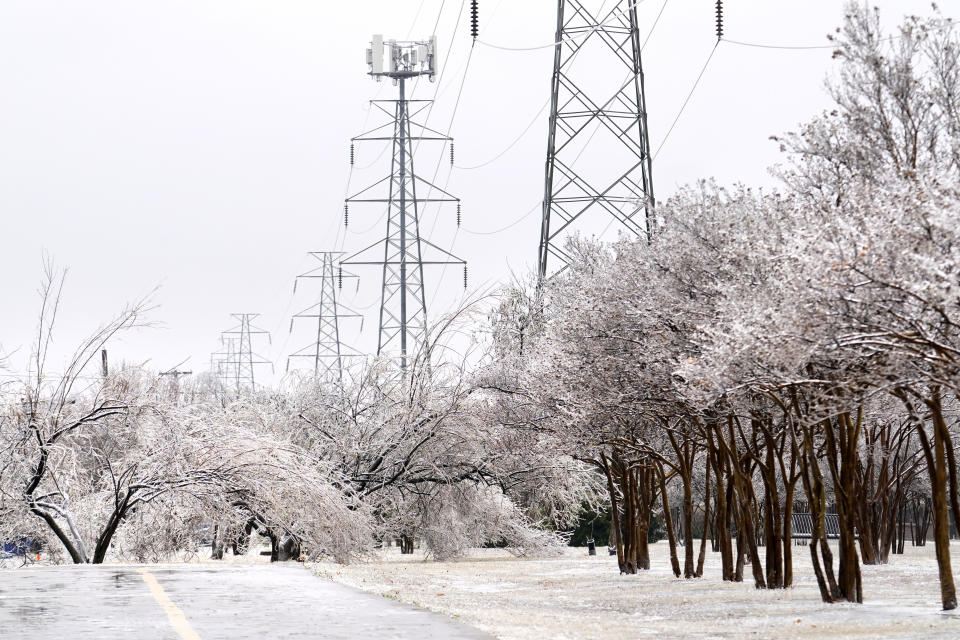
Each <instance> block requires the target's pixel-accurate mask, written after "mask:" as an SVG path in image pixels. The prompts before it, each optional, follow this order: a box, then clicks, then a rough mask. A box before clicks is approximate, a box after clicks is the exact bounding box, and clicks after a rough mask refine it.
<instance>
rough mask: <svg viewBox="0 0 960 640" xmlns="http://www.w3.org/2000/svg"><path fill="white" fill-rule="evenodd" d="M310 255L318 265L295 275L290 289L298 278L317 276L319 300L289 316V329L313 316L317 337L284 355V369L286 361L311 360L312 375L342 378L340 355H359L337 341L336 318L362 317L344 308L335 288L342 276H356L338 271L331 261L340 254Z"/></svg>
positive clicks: (288, 365)
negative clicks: (285, 356) (285, 358)
mask: <svg viewBox="0 0 960 640" xmlns="http://www.w3.org/2000/svg"><path fill="white" fill-rule="evenodd" d="M310 255H311V256H313V257H314V258H316V259H317V260H319V261H320V266H318V267H316V268H314V269H311V270H310V271H307V272H306V273H304V274H301V275H299V276H297V279H296V280H295V281H294V285H293V290H294V293H296V290H297V285H296V283H297V282H299V281H300V280H301V279H308V278H317V279H319V280H320V299H319V301H318V302H317V303H316V304H314V305H312V306H310V307H308V308H306V309H304V310H303V311H301V312H300V313H298V314H296V315H295V316H293V317H292V318H291V319H290V331H293V323H294V321H295V320H297V319H314V320H316V322H317V337H316V340H314V342H312V343H311V344H309V345H307V346H305V347H303V348H302V349H300V350H298V351H295V352H294V353H292V354H290V357H288V358H287V370H288V371H289V370H290V360H292V359H307V360H310V361H312V366H313V373H314V375H316V376H322V377H327V378H332V379H335V380H343V358H349V357H353V356H358V355H360V354H359V353H357V351H356V350H355V349H353V348H352V347H349V346H347V345H345V344H344V343H343V342H341V341H340V320H341V319H343V318H361V317H362V316H360V315H359V314H358V313H356V312H354V311H352V310H351V309H348V308H347V307H344V306H343V305H342V304H341V303H340V302H339V301H338V300H337V290H338V288H339V284H341V283H342V282H343V278H356V276H355V275H353V274H348V273H344V272H343V271H342V270H339V271H338V269H337V267H336V265H335V264H334V263H335V261H336V259H337V258H338V257H339V256H341V255H342V253H338V252H333V251H323V252H310Z"/></svg>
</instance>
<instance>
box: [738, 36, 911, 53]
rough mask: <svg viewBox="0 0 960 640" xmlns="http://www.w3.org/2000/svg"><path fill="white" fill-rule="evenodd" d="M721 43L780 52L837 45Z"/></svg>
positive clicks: (827, 47)
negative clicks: (779, 50) (780, 50)
mask: <svg viewBox="0 0 960 640" xmlns="http://www.w3.org/2000/svg"><path fill="white" fill-rule="evenodd" d="M899 37H900V36H894V37H892V38H884V39H883V40H881V42H884V41H886V42H889V41H890V40H894V39H896V38H899ZM720 41H721V42H726V43H727V44H735V45H738V46H741V47H755V48H758V49H782V50H793V51H800V50H808V49H836V48H837V45H835V44H818V45H795V46H794V45H780V44H760V43H758V42H741V41H739V40H730V39H729V38H720Z"/></svg>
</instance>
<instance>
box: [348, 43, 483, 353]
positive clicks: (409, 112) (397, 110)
mask: <svg viewBox="0 0 960 640" xmlns="http://www.w3.org/2000/svg"><path fill="white" fill-rule="evenodd" d="M436 52H437V40H436V37H432V38H430V39H429V40H425V41H414V42H397V41H395V40H390V41H387V42H384V40H383V36H379V35H376V36H373V41H372V43H371V46H370V48H369V49H368V50H367V64H368V65H369V67H370V76H371V77H373V78H374V79H375V80H376V81H378V82H380V81H382V80H383V79H384V78H391V79H392V80H393V83H394V85H396V86H399V98H398V99H397V100H374V101H372V102H371V105H372V106H374V107H376V108H377V109H379V110H380V111H382V112H383V113H384V114H386V115H387V116H389V117H390V121H389V122H387V123H386V124H384V125H381V126H380V127H377V128H376V129H373V130H371V131H368V132H366V133H363V134H361V135H359V136H357V137H355V138H353V140H352V142H353V143H356V142H380V143H381V144H383V143H389V144H391V145H392V147H393V155H392V159H391V171H390V174H389V175H388V176H386V177H385V178H383V179H381V180H378V181H377V182H375V183H373V184H372V185H370V186H368V187H366V188H365V189H363V190H361V191H360V192H358V193H356V194H355V195H353V196H351V197H349V198H347V201H346V205H345V206H344V224H345V225H346V224H348V221H349V206H350V204H351V203H377V204H381V205H386V207H387V212H386V213H387V216H386V217H387V233H386V236H385V237H384V238H383V239H382V240H378V241H377V242H375V243H373V244H372V245H370V246H368V247H366V248H364V249H361V250H360V251H358V252H356V253H354V254H353V255H351V256H349V257H347V258H345V259H344V260H343V261H342V262H341V265H357V266H362V265H376V266H380V267H382V269H383V290H382V293H381V297H380V322H379V325H380V335H379V338H378V341H377V354H378V355H379V354H391V355H392V354H396V355H397V356H398V357H399V360H400V367H401V368H402V369H404V370H406V368H407V364H408V359H409V357H410V355H411V354H413V353H415V352H416V350H417V348H418V347H420V346H421V345H422V344H423V343H424V341H425V340H426V336H427V300H426V296H425V294H424V278H423V268H424V266H426V265H444V264H455V265H462V266H463V269H464V283H466V269H467V266H466V265H467V263H466V261H464V260H461V259H460V258H458V257H457V256H455V255H453V254H452V253H450V252H448V251H445V250H444V249H441V248H440V247H438V246H437V245H435V244H433V243H431V242H430V241H429V240H427V239H426V238H424V237H422V236H421V235H420V213H421V211H422V208H423V205H425V204H427V203H433V202H436V203H443V202H451V203H454V202H455V203H457V212H458V214H457V216H458V220H459V211H460V200H459V199H458V198H456V197H454V196H452V195H450V194H449V193H447V192H446V191H445V190H443V189H441V188H439V187H437V186H436V185H434V184H431V183H430V182H428V181H427V180H424V179H423V178H421V177H420V176H418V175H417V174H416V172H415V171H414V166H413V151H414V150H413V149H412V143H414V142H416V143H418V146H419V143H422V142H441V143H444V144H445V143H450V145H451V162H452V157H453V146H452V145H453V141H452V139H451V138H449V137H448V136H446V135H443V134H442V133H439V132H438V131H434V130H433V129H430V128H428V127H427V126H426V125H423V124H419V123H418V122H416V120H415V118H417V117H418V116H419V115H420V114H422V113H423V112H424V111H426V110H427V109H428V107H429V106H430V104H431V101H430V100H409V99H407V85H406V83H407V80H409V79H411V78H417V77H419V76H427V77H428V78H429V79H430V81H433V80H434V76H435V75H436V70H437V57H436ZM386 105H390V107H388V106H386ZM414 133H416V135H414ZM353 148H354V147H353V145H352V144H351V154H350V156H351V162H352V161H353V157H354V154H353ZM384 191H385V192H386V193H383V192H384ZM424 191H426V192H427V193H428V195H427V196H426V197H424V196H423V195H420V194H422V193H424ZM381 247H382V252H383V254H382V255H383V258H382V259H374V252H375V251H376V250H377V249H380V248H381ZM424 254H429V255H427V257H425V255H424Z"/></svg>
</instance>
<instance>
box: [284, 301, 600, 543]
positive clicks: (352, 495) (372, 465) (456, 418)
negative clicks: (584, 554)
mask: <svg viewBox="0 0 960 640" xmlns="http://www.w3.org/2000/svg"><path fill="white" fill-rule="evenodd" d="M466 314H467V311H466V310H462V311H460V312H458V313H456V314H453V315H452V316H451V317H450V318H446V319H444V320H442V321H441V322H438V323H437V325H436V329H435V330H434V333H432V334H431V336H430V339H429V340H428V341H427V343H426V346H425V351H423V352H420V353H418V354H417V355H416V357H414V358H413V359H412V361H411V363H410V365H409V366H408V368H407V369H406V371H403V372H401V371H399V370H398V369H397V368H396V366H395V364H394V363H392V362H389V361H387V360H385V359H380V360H372V361H369V362H364V363H358V364H356V365H355V366H353V367H350V368H349V369H347V370H346V371H345V372H344V377H343V380H329V379H318V378H312V377H309V378H302V379H299V380H295V381H292V382H291V387H290V389H289V391H288V394H287V395H286V397H285V399H284V400H283V408H282V409H281V410H280V415H278V416H277V419H276V420H275V422H274V427H273V428H274V429H275V430H276V431H277V433H286V434H288V435H287V437H289V438H290V440H291V441H292V442H294V443H296V444H297V445H298V446H301V447H303V448H304V449H305V450H307V451H309V452H310V454H311V455H312V456H313V457H314V458H315V459H317V460H318V461H321V462H322V464H324V465H327V466H329V468H331V469H334V470H335V471H336V473H337V476H338V478H339V480H338V482H339V487H340V489H341V491H342V492H343V493H344V494H345V495H346V496H347V497H348V498H349V499H351V500H356V501H358V502H359V503H361V504H363V505H365V507H366V508H367V509H369V511H370V513H371V514H373V516H374V517H375V519H376V529H377V531H378V532H379V533H378V535H379V536H381V537H385V536H389V535H399V536H400V537H401V540H402V541H403V544H402V545H401V548H402V549H403V551H404V552H412V550H413V540H414V539H415V538H419V539H421V540H423V541H424V542H425V543H426V544H427V547H428V549H429V551H430V552H431V553H432V554H433V555H434V556H436V557H448V556H449V555H450V554H451V553H460V552H462V551H463V550H464V549H466V548H467V547H468V546H470V545H471V544H475V543H478V542H480V541H483V542H505V543H506V544H507V545H508V546H510V547H512V548H516V549H522V550H523V552H524V553H530V552H532V550H533V549H534V547H535V546H536V545H535V544H534V542H536V541H539V542H540V543H542V545H543V550H549V549H550V548H554V547H556V545H557V544H559V543H560V542H561V541H560V539H559V538H558V537H556V536H554V535H548V534H547V533H545V532H544V531H543V530H542V528H543V527H547V528H551V527H552V528H557V527H560V526H565V525H568V524H570V522H571V521H572V520H573V518H575V516H576V511H577V508H578V506H579V505H580V504H581V503H582V502H583V501H584V500H591V499H593V484H592V481H593V477H592V475H590V474H589V473H588V472H587V470H586V469H585V468H584V467H583V465H581V464H579V463H577V462H576V461H574V460H573V459H571V458H569V457H564V456H560V455H557V454H556V452H555V451H554V450H552V449H547V448H543V447H539V448H538V446H537V443H536V442H532V441H530V440H527V439H524V438H523V437H522V434H518V433H516V432H514V431H512V430H511V429H509V428H506V427H504V425H502V424H499V423H497V422H496V421H495V420H490V419H489V416H490V412H489V398H487V397H486V396H485V395H484V393H483V392H482V389H480V387H479V386H478V385H477V384H476V383H475V382H474V381H473V380H472V379H471V377H470V376H469V375H468V372H467V370H466V366H465V365H464V364H463V361H462V360H455V359H454V358H452V357H442V356H443V355H444V354H443V353H442V352H443V351H445V350H447V351H448V350H449V347H448V344H447V343H446V342H445V341H446V340H448V338H449V336H451V335H453V334H455V332H456V331H458V330H459V324H458V323H459V321H460V319H461V318H463V317H464V316H465V315H466ZM428 352H429V353H430V357H429V358H428V357H427V353H428ZM447 355H448V356H449V353H448V354H447ZM497 496H499V497H497ZM471 500H475V503H473V504H472V503H471ZM452 514H459V515H457V516H456V517H454V515H452ZM457 518H459V519H460V520H459V522H468V521H469V522H473V523H474V526H471V527H467V528H464V527H460V526H446V525H442V526H441V524H440V523H441V522H447V523H448V524H449V523H451V522H452V521H453V520H456V519H457ZM480 520H485V522H487V524H486V525H483V526H481V525H480V524H479V523H480ZM524 532H526V533H524ZM468 533H469V535H468ZM508 534H509V535H508ZM481 539H482V540H481Z"/></svg>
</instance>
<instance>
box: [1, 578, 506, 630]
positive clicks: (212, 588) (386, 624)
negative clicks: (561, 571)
mask: <svg viewBox="0 0 960 640" xmlns="http://www.w3.org/2000/svg"><path fill="white" fill-rule="evenodd" d="M0 638H4V640H13V639H15V638H16V639H18V640H19V639H21V638H23V639H27V638H29V639H30V640H46V639H56V640H62V639H65V638H69V639H71V640H74V639H76V640H80V639H85V638H97V639H101V638H117V639H119V638H134V639H135V640H154V639H159V638H163V639H167V638H169V639H173V640H198V639H203V640H214V639H217V638H224V639H227V638H229V639H234V640H235V639H240V638H256V639H257V640H267V639H273V638H351V639H353V638H370V639H374V638H376V639H378V640H379V639H393V638H417V639H421V638H438V639H439V638H443V639H450V640H490V638H491V636H489V635H487V634H485V633H483V632H481V631H478V630H476V629H474V628H472V627H468V626H466V625H462V624H459V623H457V622H455V621H453V620H450V619H449V618H446V617H444V616H441V615H438V614H434V613H430V612H428V611H423V610H420V609H416V608H413V607H409V606H407V605H403V604H400V603H397V602H392V601H390V600H387V599H386V598H381V597H379V596H374V595H370V594H365V593H361V592H359V591H355V590H353V589H350V588H349V587H345V586H342V585H338V584H335V583H333V582H329V581H327V580H324V579H322V578H318V577H316V576H314V575H313V574H311V573H310V572H309V571H307V570H305V569H304V568H303V567H301V566H299V565H282V566H281V565H270V566H265V565H253V566H236V565H234V566H210V565H195V566H191V565H183V566H172V565H161V566H146V567H137V566H113V567H111V566H106V567H104V566H97V567H92V566H82V567H74V566H69V567H44V568H30V569H17V570H8V571H0Z"/></svg>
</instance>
